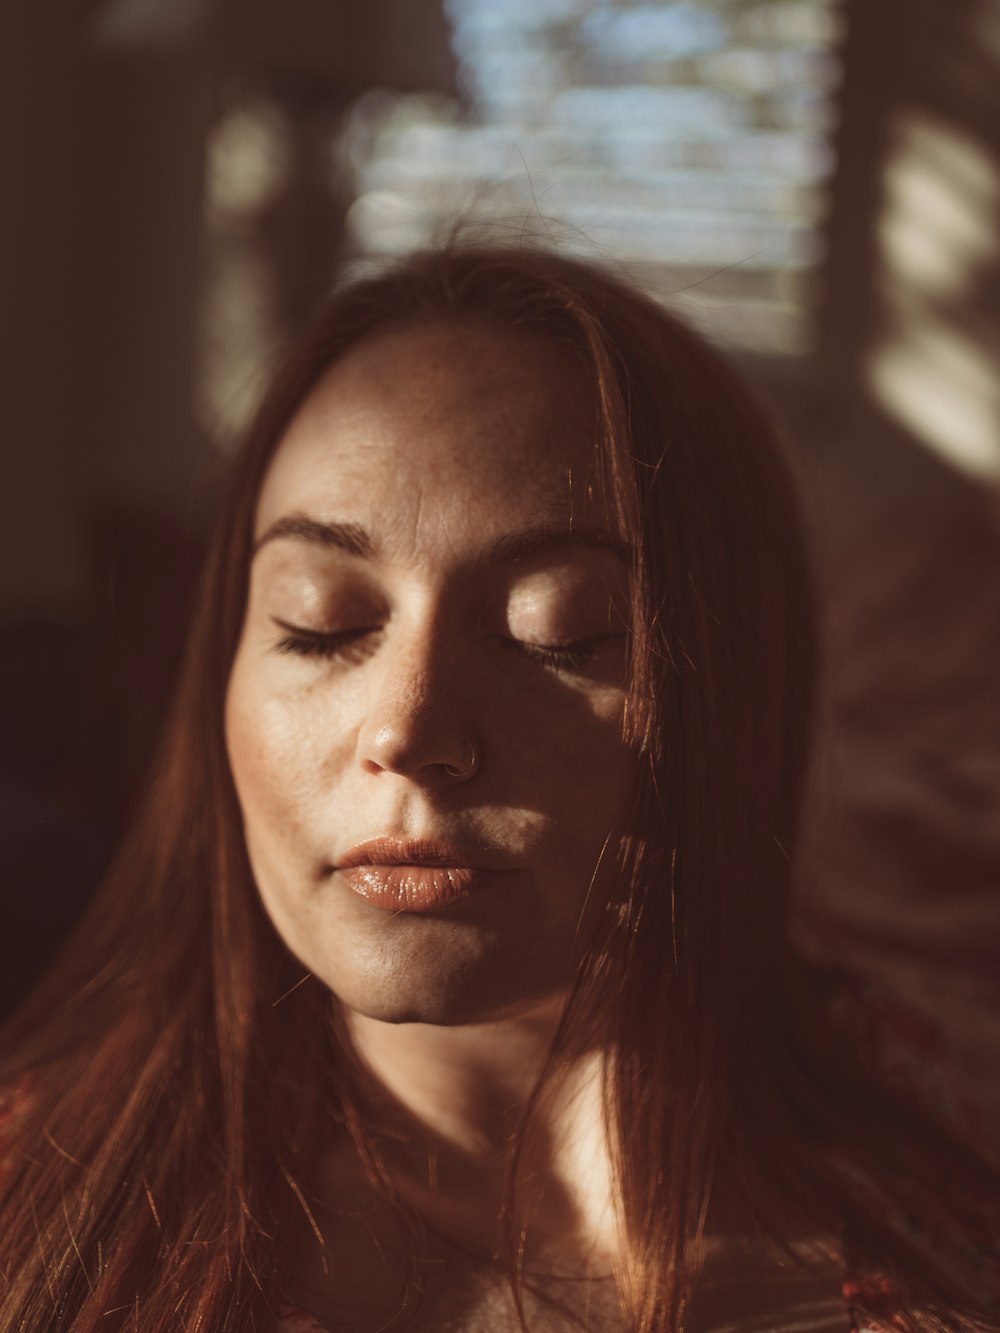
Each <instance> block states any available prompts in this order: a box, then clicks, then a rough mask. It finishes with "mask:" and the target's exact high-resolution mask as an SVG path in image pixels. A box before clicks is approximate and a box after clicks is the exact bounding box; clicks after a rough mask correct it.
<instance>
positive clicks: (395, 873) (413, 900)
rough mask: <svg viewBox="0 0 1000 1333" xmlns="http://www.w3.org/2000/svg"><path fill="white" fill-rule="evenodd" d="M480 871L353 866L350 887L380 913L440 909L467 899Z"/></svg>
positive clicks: (347, 874)
mask: <svg viewBox="0 0 1000 1333" xmlns="http://www.w3.org/2000/svg"><path fill="white" fill-rule="evenodd" d="M482 873H483V872H482V871H479V870H475V869H473V868H472V867H471V866H429V865H389V866H375V865H362V866H352V867H350V868H349V869H346V870H343V871H341V874H342V875H343V876H344V878H345V880H346V881H347V883H348V885H349V886H350V888H351V889H352V890H353V891H354V892H355V893H356V894H357V895H358V897H359V898H364V900H365V902H366V903H370V904H371V906H372V907H377V908H379V909H380V910H381V911H383V912H439V911H441V910H442V908H445V907H450V906H451V905H452V904H453V903H458V902H461V901H462V900H463V899H465V898H468V897H469V895H470V894H471V893H472V892H473V889H474V888H475V885H476V881H477V879H479V878H480V877H481V875H482Z"/></svg>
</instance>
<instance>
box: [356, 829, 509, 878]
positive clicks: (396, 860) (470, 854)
mask: <svg viewBox="0 0 1000 1333" xmlns="http://www.w3.org/2000/svg"><path fill="white" fill-rule="evenodd" d="M410 865H422V866H463V867H464V866H468V867H470V868H472V869H475V870H488V869H499V868H500V867H499V862H498V857H497V853H496V852H492V853H491V851H490V850H489V849H487V848H483V847H472V846H469V845H465V846H463V845H459V844H455V843H453V842H450V841H447V842H446V841H445V840H444V839H437V838H400V837H392V836H387V835H380V836H379V837H375V838H366V839H365V841H364V842H359V843H358V845H357V846H356V847H352V848H351V849H350V851H347V852H345V853H344V855H343V856H341V857H340V858H339V859H338V861H337V863H336V866H335V869H337V870H350V869H352V868H353V867H354V866H410Z"/></svg>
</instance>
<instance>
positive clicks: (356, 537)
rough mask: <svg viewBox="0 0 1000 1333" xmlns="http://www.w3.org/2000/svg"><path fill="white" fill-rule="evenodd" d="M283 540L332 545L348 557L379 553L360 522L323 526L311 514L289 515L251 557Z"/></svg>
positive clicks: (257, 544) (273, 527)
mask: <svg viewBox="0 0 1000 1333" xmlns="http://www.w3.org/2000/svg"><path fill="white" fill-rule="evenodd" d="M279 537H292V538H294V539H295V540H296V541H301V542H308V543H309V544H310V545H312V546H329V547H333V548H334V549H336V550H339V551H346V552H347V554H348V555H356V556H360V557H361V558H362V559H366V560H370V559H371V558H372V556H373V555H375V553H376V546H375V543H374V542H373V541H372V539H371V537H370V536H369V534H368V533H367V532H366V531H365V530H364V528H362V527H360V526H359V525H358V524H357V523H321V522H320V521H319V519H317V518H310V517H309V515H308V514H287V515H286V516H285V517H284V518H279V519H277V520H276V521H275V522H274V523H272V524H271V526H270V527H269V528H268V529H267V531H266V532H264V533H263V534H262V535H261V536H260V537H258V538H257V540H256V541H255V542H254V544H253V550H252V551H251V555H256V554H257V552H258V551H259V550H260V548H261V547H262V546H266V545H267V543H268V542H273V541H277V540H278V538H279Z"/></svg>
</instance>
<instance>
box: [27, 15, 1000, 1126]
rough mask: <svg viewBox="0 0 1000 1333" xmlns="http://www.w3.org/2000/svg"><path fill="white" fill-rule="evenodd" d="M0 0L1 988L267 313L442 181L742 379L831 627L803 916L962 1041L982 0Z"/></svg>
mask: <svg viewBox="0 0 1000 1333" xmlns="http://www.w3.org/2000/svg"><path fill="white" fill-rule="evenodd" d="M0 23H2V26H3V34H2V35H3V42H2V46H0V61H2V67H3V80H2V84H3V96H4V101H3V106H2V108H0V136H2V142H3V156H2V161H3V162H4V164H5V168H6V181H5V186H6V188H5V191H4V197H5V202H4V207H3V209H2V210H0V265H2V272H3V293H4V300H3V321H4V325H3V327H4V356H3V357H2V358H0V367H2V371H0V373H2V376H3V394H4V397H3V401H4V404H5V408H6V422H7V438H6V439H5V441H4V444H3V449H2V455H3V485H2V491H0V680H2V682H3V690H2V695H0V795H2V802H0V805H2V826H0V833H2V835H3V837H2V847H3V852H2V869H3V878H4V889H5V893H4V899H3V912H4V920H5V925H4V927H3V929H4V938H5V940H6V941H8V942H9V944H8V952H9V955H10V956H9V957H8V959H7V960H6V961H5V967H4V969H3V974H4V978H5V980H4V985H5V986H6V988H7V992H6V995H5V997H4V1002H5V1003H9V1002H11V1001H12V1000H13V999H14V998H15V996H16V994H17V993H19V992H20V990H21V989H23V987H24V985H26V984H27V982H28V980H29V979H30V977H31V975H33V973H34V971H35V970H36V969H37V967H38V966H39V965H40V963H41V961H42V959H43V958H44V957H45V956H46V955H47V953H48V952H49V950H50V949H51V948H52V947H53V943H54V941H55V940H56V939H57V938H58V937H59V935H60V934H61V933H62V932H63V931H64V930H65V929H66V928H68V925H69V923H70V922H71V921H72V919H73V917H74V914H75V913H76V912H77V911H78V910H79V906H80V904H81V902H82V901H83V900H84V898H85V896H86V893H87V892H88V891H89V888H90V886H91V885H92V884H93V882H94V880H95V879H96V878H97V877H98V876H99V873H100V869H101V866H102V865H103V864H104V862H105V861H106V859H107V856H108V855H109V853H110V850H111V848H113V846H114V844H115V841H116V839H117V837H118V836H119V833H120V830H121V828H122V825H123V822H124V821H125V819H126V818H127V815H128V811H129V808H130V805H131V803H132V801H133V799H134V793H135V792H136V790H137V788H138V786H139V784H140V782H141V776H142V773H143V771H144V768H145V765H146V763H147V762H148V757H149V754H150V750H151V747H152V745H153V744H154V742H155V737H156V732H157V727H158V725H159V722H160V719H161V717H162V713H163V709H164V706H165V702H166V700H167V698H168V696H169V691H170V687H171V682H172V678H173V673H174V670H175V667H176V662H177V658H178V655H179V653H180V651H181V649H182V646H183V640H184V632H185V631H184V625H185V615H186V610H187V607H188V604H189V601H190V597H191V590H192V586H193V581H194V578H195V576H196V572H197V569H198V566H199V562H200V558H201V554H202V550H203V546H204V541H205V534H206V531H207V528H208V525H209V522H210V518H211V514H212V510H213V505H214V501H215V499H216V496H217V493H218V488H219V485H220V482H221V480H222V478H223V476H224V472H225V467H226V460H227V457H228V456H229V455H230V453H231V451H232V449H233V448H234V446H235V444H236V442H237V441H238V439H239V435H240V430H241V428H242V426H243V424H244V422H245V421H246V418H247V415H248V413H249V412H250V411H251V410H252V407H253V404H254V401H255V397H256V394H257V393H258V391H259V386H260V384H261V382H262V379H263V377H264V376H265V375H266V370H267V366H268V364H269V360H270V358H271V357H272V356H273V355H274V352H275V349H276V348H277V347H278V346H279V345H280V344H281V341H282V339H283V338H284V337H285V336H286V335H287V333H288V332H289V331H290V330H293V329H294V328H296V327H297V326H298V325H299V324H301V323H302V321H303V320H304V319H306V318H307V317H308V315H309V314H310V312H311V310H312V308H313V307H314V306H315V305H316V303H317V302H318V301H320V300H321V299H322V297H323V295H324V293H325V292H326V291H327V290H328V289H329V287H330V285H331V283H332V282H333V281H334V279H335V277H336V276H337V274H338V273H340V272H341V271H343V269H344V268H345V267H358V266H363V265H364V263H365V262H366V260H367V259H370V257H372V256H377V255H381V254H391V253H395V252H398V251H402V250H405V249H407V248H409V247H411V246H412V245H414V244H419V243H420V242H422V241H424V240H426V239H428V238H432V237H433V236H434V235H435V234H436V233H437V232H439V231H440V230H441V228H442V227H446V226H447V225H448V224H450V222H452V221H453V220H454V219H455V218H456V216H466V215H470V216H472V217H473V218H474V219H476V220H477V221H478V222H479V223H480V224H482V225H484V226H486V227H488V228H490V229H492V230H493V231H495V232H497V233H499V234H501V235H503V234H517V233H519V232H520V230H521V229H522V228H523V227H528V228H529V229H530V230H531V231H532V232H534V233H536V234H546V233H547V232H548V233H552V234H556V235H558V237H559V239H560V243H561V244H563V245H566V246H568V247H569V248H571V249H578V250H580V251H581V252H582V253H585V254H591V255H596V256H598V257H606V258H610V259H613V260H614V261H616V262H621V263H623V264H624V265H625V266H626V267H627V268H628V270H629V271H630V272H631V273H633V275H634V276H635V277H636V278H637V279H638V280H639V281H640V282H641V283H643V284H644V285H645V286H647V287H648V288H649V289H650V290H652V291H653V292H655V293H656V294H657V295H658V296H659V297H660V298H661V299H663V300H665V301H667V302H668V303H670V304H671V305H673V306H674V307H676V308H678V309H679V310H680V311H681V312H682V313H683V314H684V315H685V316H686V317H687V318H689V319H690V320H692V321H693V322H694V323H695V324H696V325H697V326H698V327H700V328H701V329H702V330H703V331H704V332H706V333H707V334H708V335H709V336H710V337H711V338H713V339H715V340H716V341H718V342H719V343H720V345H722V346H723V347H724V348H726V349H727V350H728V351H729V353H730V354H731V355H732V356H734V357H735V358H736V359H737V360H738V361H739V362H740V363H741V365H742V367H743V369H744V370H745V372H746V373H747V375H748V376H749V377H750V378H751V380H752V381H753V382H754V383H755V384H756V386H757V388H758V391H759V393H760V394H761V395H762V396H763V397H764V399H765V400H766V401H767V403H768V404H769V406H770V409H771V412H772V415H773V416H774V417H775V419H776V421H777V422H778V425H779V428H780V430H781V433H782V436H783V438H784V440H785V443H786V446H787V449H788V453H789V457H790V459H791V461H792V464H793V467H794V469H795V471H796V473H797V475H798V476H799V478H800V481H801V484H802V493H803V502H804V505H805V508H806V513H807V516H808V521H809V524H810V527H811V530H812V533H813V536H814V539H815V545H816V550H817V559H818V565H819V571H820V581H821V586H822V591H823V600H824V614H825V618H826V623H827V631H828V648H829V670H828V689H827V704H826V708H825V714H824V723H823V744H822V749H821V760H820V763H819V764H818V767H817V781H816V792H815V795H814V806H815V811H816V813H815V816H814V818H813V820H812V822H811V826H810V828H811V832H810V837H809V839H808V843H807V848H806V854H805V858H804V872H803V892H802V902H801V912H800V917H801V920H800V925H799V928H800V930H801V931H802V932H803V934H804V935H806V934H807V935H809V936H810V938H811V940H812V943H813V947H817V948H821V949H825V950H826V951H827V952H829V953H831V954H834V955H835V956H838V957H839V956H847V957H850V958H852V959H853V960H855V961H856V962H857V963H858V965H859V966H862V967H864V968H866V969H868V970H869V971H870V972H871V973H872V974H873V975H877V976H879V977H880V978H882V979H883V980H885V981H886V983H887V984H889V985H891V986H893V987H896V988H901V989H903V990H906V991H907V992H908V993H909V994H911V995H913V996H915V997H916V999H917V1001H918V1002H921V1001H923V1002H925V1003H926V1002H927V1001H928V997H929V996H931V995H933V996H934V997H935V999H934V1007H935V1008H936V1009H938V1010H941V1009H942V1006H943V1007H944V1010H945V1011H946V1013H945V1021H946V1024H948V1025H950V1027H951V1029H952V1030H953V1032H954V1033H955V1034H956V1035H957V1040H958V1041H959V1044H960V1045H961V1046H962V1048H963V1052H964V1056H963V1058H965V1059H966V1060H967V1061H968V1063H969V1066H970V1068H975V1069H976V1070H978V1071H979V1073H980V1074H982V1073H983V1071H984V1070H985V1069H986V1066H987V1064H988V1062H989V1059H990V1056H989V1051H990V1050H991V1049H995V1041H996V1030H997V1029H996V1013H997V983H996V980H995V977H996V969H995V962H996V959H997V956H998V950H1000V900H998V889H997V884H998V878H1000V875H998V872H1000V696H998V689H1000V686H998V681H1000V671H998V662H1000V578H998V577H997V574H998V551H1000V535H998V521H997V488H998V485H1000V380H998V376H997V347H998V343H1000V338H998V334H1000V248H998V235H1000V229H998V223H1000V216H998V215H1000V128H998V127H1000V6H998V4H997V2H996V0H963V3H962V4H961V5H956V4H953V3H950V4H949V3H945V0H878V3H872V0H689V2H688V3H678V2H677V0H660V2H658V3H652V2H651V3H638V2H635V0H604V2H603V3H602V2H600V0H444V3H442V0H366V2H365V3H364V4H358V3H350V2H349V0H281V3H278V2H277V0H243V2H242V3H241V4H239V5H237V4H235V3H234V0H75V3H73V4H67V3H65V0H8V3H7V5H6V6H5V8H4V13H3V17H2V19H0ZM942 996H944V999H942ZM948 1006H950V1008H949V1007H948ZM994 1063H995V1061H994ZM998 1104H1000V1103H998Z"/></svg>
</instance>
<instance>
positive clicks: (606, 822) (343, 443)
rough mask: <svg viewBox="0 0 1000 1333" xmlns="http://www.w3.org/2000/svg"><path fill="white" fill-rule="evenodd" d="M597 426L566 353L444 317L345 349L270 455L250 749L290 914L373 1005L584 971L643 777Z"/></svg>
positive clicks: (459, 1017) (395, 1009) (476, 1001)
mask: <svg viewBox="0 0 1000 1333" xmlns="http://www.w3.org/2000/svg"><path fill="white" fill-rule="evenodd" d="M595 435H596V413H595V408H594V403H593V400H592V395H591V393H590V391H589V389H588V386H587V385H586V383H585V382H584V377H583V375H582V374H581V373H580V372H579V371H578V370H576V369H575V367H574V366H573V365H572V364H571V363H570V362H569V361H568V359H567V358H566V356H565V355H564V354H563V353H562V352H560V351H558V350H557V349H555V348H553V347H550V346H549V345H548V344H547V343H545V342H543V341H541V340H540V339H537V338H535V337H533V336H522V335H516V336H515V335H513V334H510V333H504V332H494V331H490V330H487V329H485V328H481V327H478V326H467V325H463V326H454V325H434V326H428V327H423V328H418V329H413V330H407V331H403V332H396V333H391V334H383V335H380V336H378V337H376V338H373V339H370V340H368V341H366V342H363V343H361V344H360V345H359V346H357V347H355V348H354V349H353V350H352V351H350V352H349V353H348V354H347V355H346V356H345V357H344V358H343V359H342V360H340V361H339V362H338V363H337V364H336V365H334V366H333V368H332V369H331V370H330V371H329V372H328V373H327V374H326V376H325V378H324V379H323V380H322V381H321V382H320V384H319V385H318V386H317V388H316V389H315V390H314V391H313V392H312V394H311V395H310V397H309V398H308V399H307V400H306V401H305V403H304V405H303V406H302V408H301V409H300V411H299V413H298V415H297V416H296V417H295V419H294V420H293V422H292V424H291V426H290V427H289V429H288V431H287V432H286V434H285V437H284V439H283V440H282V442H281V444H280V446H279V448H278V451H277V453H276V455H275V457H274V460H273V462H272V464H271V466H270V469H269V471H268V473H267V476H266V478H265V482H264V485H263V488H262V491H261V494H260V499H259V503H258V509H257V517H256V534H257V550H256V554H255V557H254V560H253V567H252V571H251V580H250V595H249V601H248V606H247V611H246V618H245V621H244V625H243V631H242V636H241V640H240V644H239V647H238V650H237V654H236V659H235V662H234V665H233V670H232V675H231V678H230V683H229V690H228V695H227V701H226V735H227V745H228V751H229V758H230V763H231V766H232V772H233V777H234V780H235V783H236V788H237V793H238V796H239V800H240V805H241V807H242V811H243V818H244V827H245V832H246V839H247V847H248V850H249V855H250V861H251V865H252V868H253V872H254V875H255V878H256V882H257V885H258V888H259V891H260V894H261V898H262V900H263V903H264V906H265V908H266V910H267V912H268V914H269V915H270V917H271V919H272V921H273V923H274V925H275V927H276V928H277V930H278V932H279V933H280V935H281V936H282V938H283V939H284V940H285V942H286V944H287V945H288V947H289V948H290V949H291V951H292V952H293V953H294V954H295V955H296V956H297V957H298V958H299V959H300V960H301V961H302V962H303V963H304V964H305V966H306V967H308V968H309V969H310V970H311V971H313V972H314V973H315V974H316V975H317V976H318V977H320V978H321V979H322V980H323V981H324V982H325V983H326V984H327V985H328V986H330V988H331V989H332V990H333V991H334V993H335V994H336V995H337V996H338V997H339V998H340V999H341V1000H342V1002H343V1003H344V1004H345V1005H347V1006H348V1007H349V1008H351V1009H354V1010H356V1011H358V1012H359V1013H364V1014H367V1015H369V1016H371V1017H376V1018H384V1019H386V1020H390V1021H395V1022H403V1021H424V1022H433V1023H462V1022H469V1021H476V1020H482V1019H485V1018H488V1017H492V1016H497V1015H500V1014H503V1013H511V1012H516V1011H518V1010H523V1009H524V1008H525V1006H527V1005H530V1004H532V1003H535V1002H537V1001H539V1000H541V999H543V998H546V997H551V996H552V995H553V994H556V993H558V992H559V991H560V990H561V989H563V988H564V987H565V986H566V984H567V982H568V979H569V976H570V969H571V958H572V949H573V945H574V940H575V936H576V932H577V926H578V922H579V918H580V912H581V909H582V907H583V904H584V901H585V899H586V897H587V894H588V890H589V889H590V886H591V882H592V880H593V878H594V875H595V870H597V867H598V864H599V863H601V866H602V869H601V874H603V873H604V872H605V870H607V871H610V870H612V869H613V867H614V864H615V860H616V850H617V838H618V835H619V833H620V831H621V825H622V819H623V814H624V808H625V804H626V798H627V794H628V790H629V784H630V773H631V766H630V761H629V756H628V753H627V750H626V747H625V745H624V743H623V741H622V713H623V702H624V676H625V661H626V634H625V624H624V618H623V607H624V605H625V603H626V600H627V584H628V568H627V563H626V560H625V558H624V553H623V552H622V550H621V549H620V547H619V545H618V543H617V541H616V540H615V534H614V533H613V532H611V531H610V530H609V527H608V518H607V514H606V512H605V508H604V504H603V501H602V497H601V495H600V491H599V487H598V486H597V477H596V470H595Z"/></svg>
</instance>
